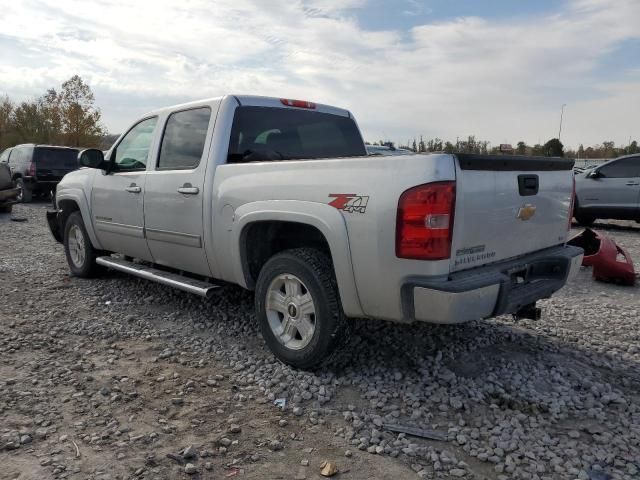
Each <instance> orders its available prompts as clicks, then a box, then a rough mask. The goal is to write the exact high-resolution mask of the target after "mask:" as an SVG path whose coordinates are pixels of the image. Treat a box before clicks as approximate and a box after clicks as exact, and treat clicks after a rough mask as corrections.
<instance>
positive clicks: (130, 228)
mask: <svg viewBox="0 0 640 480" xmlns="http://www.w3.org/2000/svg"><path fill="white" fill-rule="evenodd" d="M95 224H96V230H100V231H102V232H109V233H117V234H118V235H126V236H128V237H136V238H144V228H142V227H138V226H135V225H125V224H123V223H115V222H105V221H104V220H96V221H95Z"/></svg>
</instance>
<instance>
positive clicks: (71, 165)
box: [0, 144, 78, 202]
mask: <svg viewBox="0 0 640 480" xmlns="http://www.w3.org/2000/svg"><path fill="white" fill-rule="evenodd" d="M0 163H8V164H9V168H10V169H11V176H12V178H13V180H14V181H15V183H16V187H18V188H19V190H20V193H19V196H18V200H19V201H21V202H30V201H31V198H32V196H33V195H34V194H36V195H37V194H43V195H48V194H50V193H51V192H55V189H56V185H58V182H60V180H62V177H64V176H65V174H67V173H69V172H71V171H73V170H76V169H77V168H78V150H77V149H75V148H68V147H56V146H52V145H34V144H24V145H16V146H15V147H12V148H7V149H6V150H5V151H4V152H2V154H1V155H0Z"/></svg>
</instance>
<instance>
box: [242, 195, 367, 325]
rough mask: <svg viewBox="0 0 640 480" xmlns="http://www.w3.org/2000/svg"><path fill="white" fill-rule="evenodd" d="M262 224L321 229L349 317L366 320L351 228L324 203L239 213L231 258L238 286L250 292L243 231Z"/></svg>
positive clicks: (285, 203)
mask: <svg viewBox="0 0 640 480" xmlns="http://www.w3.org/2000/svg"><path fill="white" fill-rule="evenodd" d="M261 221H283V222H297V223H303V224H307V225H310V226H312V227H315V228H317V229H318V230H319V231H320V232H321V233H322V235H324V237H325V239H326V240H327V243H328V244H329V249H330V250H331V257H332V259H333V268H334V270H335V274H336V280H337V282H338V290H339V292H340V299H341V301H342V308H343V310H344V312H345V314H346V315H347V316H350V317H361V316H363V311H362V306H361V305H360V299H359V296H358V290H357V288H356V282H355V277H354V273H353V264H352V261H351V250H350V247H349V236H348V232H347V225H346V223H345V220H344V217H343V216H342V214H341V213H340V212H339V211H338V210H336V209H335V208H333V207H331V206H329V205H326V204H323V203H316V202H305V201H297V200H266V201H259V202H251V203H247V204H244V205H242V206H241V207H239V208H238V209H236V211H235V212H234V216H233V223H232V229H231V232H230V233H231V257H232V262H233V266H234V267H233V268H234V276H235V278H236V282H237V283H238V284H240V285H242V286H243V287H245V288H247V282H246V276H245V273H246V272H244V270H243V262H242V253H241V235H242V231H243V230H244V229H245V227H246V226H247V225H249V224H251V223H254V222H261Z"/></svg>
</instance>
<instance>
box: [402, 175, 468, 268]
mask: <svg viewBox="0 0 640 480" xmlns="http://www.w3.org/2000/svg"><path fill="white" fill-rule="evenodd" d="M455 201H456V184H455V182H436V183H427V184H425V185H419V186H417V187H414V188H411V189H409V190H407V191H406V192H404V193H403V194H402V195H401V196H400V200H399V201H398V214H397V219H396V256H397V257H398V258H410V259H415V260H443V259H445V258H449V257H450V256H451V237H452V231H453V214H454V211H455Z"/></svg>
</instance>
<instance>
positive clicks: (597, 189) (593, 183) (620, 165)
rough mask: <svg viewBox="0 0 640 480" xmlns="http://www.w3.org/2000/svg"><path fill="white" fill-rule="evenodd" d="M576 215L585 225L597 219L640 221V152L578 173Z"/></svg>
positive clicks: (579, 221)
mask: <svg viewBox="0 0 640 480" xmlns="http://www.w3.org/2000/svg"><path fill="white" fill-rule="evenodd" d="M575 178H576V199H575V207H574V211H573V212H574V217H575V219H576V220H577V221H578V223H580V224H582V225H591V224H592V223H593V222H594V221H595V220H596V219H597V218H612V219H616V220H635V221H640V155H638V154H635V155H626V156H624V157H619V158H616V159H614V160H611V161H609V162H607V163H604V164H602V165H600V166H598V167H595V168H592V169H590V170H585V171H584V172H582V173H578V174H577V175H576V176H575Z"/></svg>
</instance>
